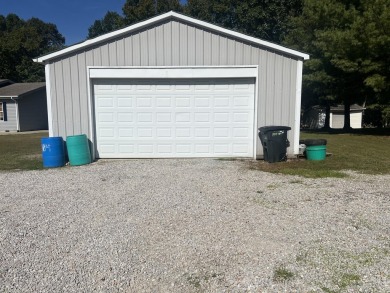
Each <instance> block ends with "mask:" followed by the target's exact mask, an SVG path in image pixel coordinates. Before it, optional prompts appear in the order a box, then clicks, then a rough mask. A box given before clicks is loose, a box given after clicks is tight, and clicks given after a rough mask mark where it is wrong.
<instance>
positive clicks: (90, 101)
mask: <svg viewBox="0 0 390 293" xmlns="http://www.w3.org/2000/svg"><path fill="white" fill-rule="evenodd" d="M89 75H90V71H89V68H88V67H87V96H88V99H87V102H88V116H89V138H90V140H91V142H92V145H93V147H92V150H91V151H92V160H95V159H96V141H95V129H96V123H95V119H94V116H95V113H94V111H93V110H92V105H93V88H92V82H91V78H90V77H89Z"/></svg>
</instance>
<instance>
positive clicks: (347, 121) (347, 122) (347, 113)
mask: <svg viewBox="0 0 390 293" xmlns="http://www.w3.org/2000/svg"><path fill="white" fill-rule="evenodd" d="M343 129H344V130H345V131H350V130H351V129H352V128H351V100H350V99H349V97H346V98H344V128H343Z"/></svg>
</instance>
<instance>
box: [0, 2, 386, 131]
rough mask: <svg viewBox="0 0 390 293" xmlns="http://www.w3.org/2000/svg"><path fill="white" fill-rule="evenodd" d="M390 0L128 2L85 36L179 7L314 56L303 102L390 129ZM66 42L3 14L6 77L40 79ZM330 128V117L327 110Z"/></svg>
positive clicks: (1, 72) (47, 28)
mask: <svg viewBox="0 0 390 293" xmlns="http://www.w3.org/2000/svg"><path fill="white" fill-rule="evenodd" d="M389 6H390V2H389V0H322V1H318V0H272V1H271V0H188V1H187V2H186V3H185V4H181V3H180V1H179V0H164V1H163V0H127V1H126V2H125V3H124V5H123V8H122V14H119V13H117V12H113V11H108V12H107V13H106V15H105V16H104V17H103V18H102V19H99V20H96V21H95V22H94V23H93V24H92V25H91V26H90V28H89V29H88V34H87V38H88V39H90V38H94V37H97V36H99V35H102V34H105V33H108V32H111V31H113V30H117V29H120V28H122V27H125V26H128V25H131V24H134V23H137V22H140V21H143V20H145V19H148V18H151V17H153V16H155V15H159V14H162V13H165V12H167V11H171V10H173V11H176V12H179V13H183V14H185V15H188V16H191V17H194V18H197V19H200V20H204V21H207V22H210V23H213V24H216V25H219V26H222V27H225V28H227V29H232V30H235V31H238V32H241V33H244V34H247V35H250V36H253V37H257V38H261V39H264V40H267V41H270V42H274V43H278V44H282V45H285V46H287V47H290V48H293V49H296V50H299V51H303V52H305V53H308V54H310V60H308V61H305V63H304V75H303V94H302V107H303V108H309V107H311V106H313V105H322V106H324V107H325V108H326V109H327V110H328V111H327V112H328V113H329V109H330V107H331V106H332V105H335V104H340V103H343V104H344V105H345V106H346V107H345V109H346V112H345V118H346V119H345V129H349V128H350V121H349V117H350V116H349V106H350V105H351V104H354V103H358V104H360V105H364V106H365V107H366V108H367V109H366V113H365V117H368V118H369V119H368V121H366V123H368V124H372V125H373V126H379V127H381V126H387V127H388V126H390V51H389V50H388V48H390V34H389V31H390V7H389ZM62 47H64V38H63V37H62V36H61V34H60V33H59V32H58V31H57V28H56V26H55V25H53V24H46V23H44V22H42V21H40V20H39V19H36V18H33V19H30V20H27V21H24V20H21V19H19V18H18V17H17V16H16V15H8V16H6V17H4V16H0V60H1V64H0V78H10V79H14V80H15V81H35V80H42V79H43V78H44V74H43V68H42V66H39V65H37V64H33V63H32V61H31V59H32V58H34V57H36V56H39V55H42V54H45V53H48V52H51V51H53V50H57V49H59V48H62ZM326 122H327V124H326V125H327V126H329V115H327V121H326Z"/></svg>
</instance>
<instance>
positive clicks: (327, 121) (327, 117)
mask: <svg viewBox="0 0 390 293" xmlns="http://www.w3.org/2000/svg"><path fill="white" fill-rule="evenodd" d="M324 130H330V103H326V106H325V124H324Z"/></svg>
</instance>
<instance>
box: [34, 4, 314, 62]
mask: <svg viewBox="0 0 390 293" xmlns="http://www.w3.org/2000/svg"><path fill="white" fill-rule="evenodd" d="M169 18H173V19H178V20H182V21H185V22H187V23H190V24H193V25H197V26H201V27H205V28H207V29H209V30H213V31H216V32H219V33H222V34H225V35H228V36H232V37H235V38H238V39H241V40H243V41H247V42H251V43H255V44H258V45H261V46H264V47H267V48H271V49H274V50H276V51H280V52H284V53H287V54H290V55H292V56H296V57H299V58H303V59H304V60H307V59H309V55H308V54H305V53H302V52H299V51H296V50H292V49H289V48H286V47H283V46H280V45H277V44H274V43H271V42H267V41H264V40H261V39H257V38H254V37H250V36H247V35H244V34H242V33H238V32H235V31H232V30H228V29H225V28H222V27H220V26H217V25H214V24H211V23H208V22H205V21H202V20H198V19H194V18H192V17H188V16H185V15H182V14H179V13H176V12H173V11H170V12H167V13H164V14H162V15H158V16H156V17H153V18H151V19H148V20H145V21H142V22H139V23H136V24H133V25H131V26H128V27H125V28H123V29H120V30H116V31H114V32H111V33H107V34H104V35H102V36H99V37H96V38H94V39H90V40H86V41H84V42H82V43H79V44H75V45H73V46H70V47H68V48H65V49H63V50H60V51H57V52H54V53H51V54H48V55H45V56H41V57H38V58H36V59H33V61H34V62H39V63H42V62H45V61H47V60H50V59H53V58H56V57H60V56H62V55H65V54H68V53H71V52H74V51H76V50H79V49H81V48H85V47H88V46H92V45H96V44H98V43H101V42H104V41H107V40H110V39H112V38H115V37H119V36H121V35H124V34H127V33H130V32H132V31H135V30H139V29H142V28H144V27H147V26H150V25H151V24H153V23H157V22H159V21H162V20H166V19H169Z"/></svg>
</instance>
